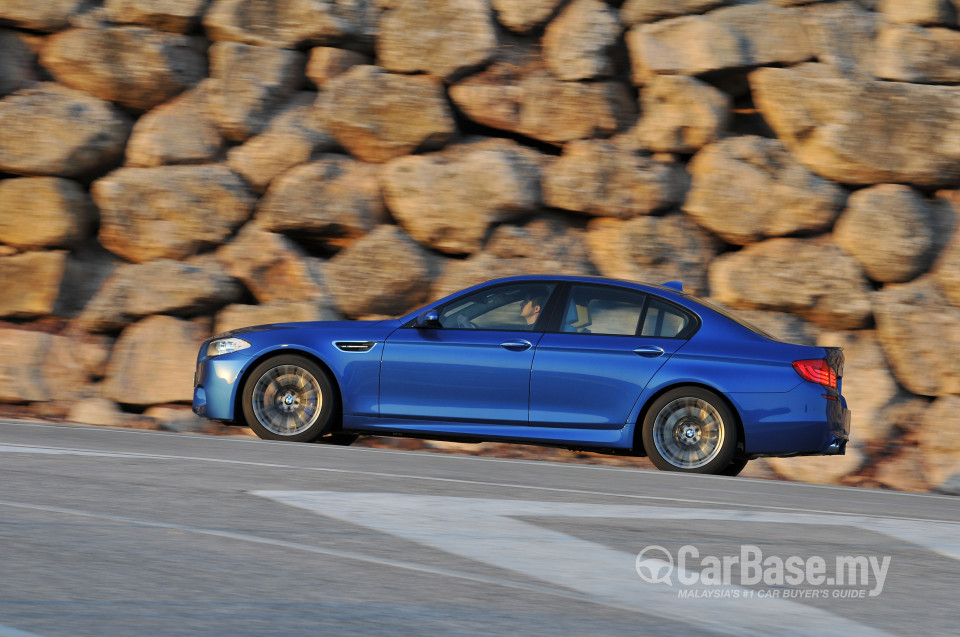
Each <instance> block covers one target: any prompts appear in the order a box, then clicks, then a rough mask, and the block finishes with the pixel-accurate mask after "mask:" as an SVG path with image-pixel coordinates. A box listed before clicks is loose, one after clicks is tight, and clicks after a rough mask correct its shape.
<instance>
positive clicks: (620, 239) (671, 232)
mask: <svg viewBox="0 0 960 637" xmlns="http://www.w3.org/2000/svg"><path fill="white" fill-rule="evenodd" d="M587 247H588V248H589V250H590V256H591V259H592V260H593V263H594V264H595V265H596V266H597V269H598V270H600V274H602V275H604V276H608V277H613V278H616V279H627V280H632V281H643V282H645V283H664V282H666V281H682V282H683V289H684V290H686V291H688V292H691V293H693V294H697V295H701V296H705V295H706V294H707V277H706V272H707V265H708V264H709V263H710V262H711V260H712V259H713V258H714V257H715V256H716V254H717V252H718V251H719V249H720V246H719V242H718V241H717V240H716V239H714V238H713V237H711V236H710V235H709V234H708V233H707V232H704V231H703V230H701V229H700V228H698V227H697V226H696V224H694V223H693V222H691V221H690V220H689V219H687V218H686V217H685V216H684V215H679V214H674V215H668V216H666V217H636V218H634V219H628V220H626V221H621V220H619V219H594V220H593V221H591V222H590V223H589V224H587Z"/></svg>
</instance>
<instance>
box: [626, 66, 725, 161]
mask: <svg viewBox="0 0 960 637" xmlns="http://www.w3.org/2000/svg"><path fill="white" fill-rule="evenodd" d="M640 105H641V107H640V112H641V114H642V117H641V118H640V122H639V123H638V124H637V127H636V135H637V141H638V143H639V144H640V146H641V147H643V148H646V149H648V150H652V151H654V152H664V153H695V152H696V151H698V150H700V149H701V148H703V147H704V146H706V145H707V144H709V143H711V142H714V141H716V140H718V139H720V138H721V137H723V136H724V135H725V133H726V130H727V126H728V125H729V124H730V119H731V108H732V105H733V100H732V99H731V98H730V96H729V95H727V94H726V93H724V92H723V91H721V90H719V89H716V88H714V87H712V86H710V85H709V84H707V83H706V82H702V81H700V80H698V79H696V78H692V77H686V76H683V75H658V76H655V77H654V78H652V79H651V80H650V81H649V82H647V84H646V85H645V86H644V87H643V89H642V90H641V91H640Z"/></svg>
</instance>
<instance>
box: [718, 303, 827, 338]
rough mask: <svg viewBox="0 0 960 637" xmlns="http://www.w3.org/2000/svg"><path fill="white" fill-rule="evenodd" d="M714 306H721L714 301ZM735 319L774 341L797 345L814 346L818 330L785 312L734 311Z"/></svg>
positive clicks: (809, 323)
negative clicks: (764, 333) (737, 318)
mask: <svg viewBox="0 0 960 637" xmlns="http://www.w3.org/2000/svg"><path fill="white" fill-rule="evenodd" d="M711 301H712V302H713V303H714V305H720V306H723V304H722V303H720V302H719V301H717V300H716V299H711ZM733 313H734V314H736V315H737V317H739V318H741V319H743V320H745V321H747V322H748V323H750V324H751V325H753V326H754V327H757V328H759V329H761V330H763V331H764V332H766V333H767V334H769V335H770V336H772V337H774V338H775V339H778V340H781V341H783V342H785V343H796V344H797V345H816V344H817V337H818V336H819V332H820V328H819V327H817V326H816V325H814V324H813V323H811V322H809V321H805V320H803V319H802V318H800V317H799V316H796V315H794V314H788V313H787V312H767V311H764V310H736V311H735V312H733Z"/></svg>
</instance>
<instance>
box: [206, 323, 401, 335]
mask: <svg viewBox="0 0 960 637" xmlns="http://www.w3.org/2000/svg"><path fill="white" fill-rule="evenodd" d="M399 326H400V321H399V320H397V319H385V320H379V321H305V322H302V323H270V324H267V325H251V326H249V327H240V328H237V329H235V330H230V331H229V332H223V333H222V334H217V335H216V336H215V337H214V338H229V337H231V336H240V335H242V334H251V333H254V332H276V331H280V330H294V329H313V330H345V329H349V330H351V331H352V330H357V329H360V330H362V329H364V328H380V329H383V328H393V329H395V328H397V327H399Z"/></svg>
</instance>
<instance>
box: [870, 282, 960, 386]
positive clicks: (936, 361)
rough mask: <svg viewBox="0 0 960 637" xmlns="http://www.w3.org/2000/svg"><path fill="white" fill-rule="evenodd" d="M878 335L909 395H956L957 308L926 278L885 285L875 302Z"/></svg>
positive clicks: (959, 366) (959, 382)
mask: <svg viewBox="0 0 960 637" xmlns="http://www.w3.org/2000/svg"><path fill="white" fill-rule="evenodd" d="M874 314H875V315H876V319H877V331H878V334H879V335H880V342H881V343H882V344H883V349H884V352H886V355H887V359H888V360H889V361H890V367H891V368H892V369H893V373H894V374H895V375H896V377H897V380H898V381H899V382H900V384H901V385H903V386H904V387H906V388H907V389H908V390H909V391H911V392H913V393H914V394H920V395H922V396H944V395H947V394H960V308H956V307H953V306H951V305H950V304H949V303H948V302H947V300H946V298H944V296H943V294H942V293H941V292H940V290H939V289H938V288H937V285H936V284H935V283H934V281H933V280H932V279H930V278H929V277H924V278H921V279H918V280H916V281H914V282H912V283H905V284H901V285H890V286H887V287H884V288H883V289H882V290H880V291H879V292H877V294H876V298H875V301H874Z"/></svg>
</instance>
